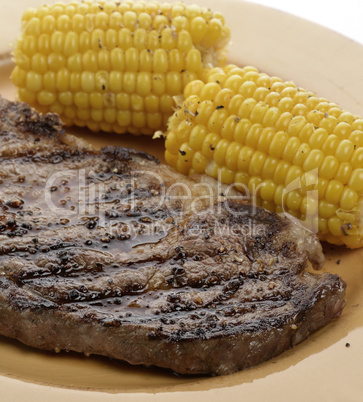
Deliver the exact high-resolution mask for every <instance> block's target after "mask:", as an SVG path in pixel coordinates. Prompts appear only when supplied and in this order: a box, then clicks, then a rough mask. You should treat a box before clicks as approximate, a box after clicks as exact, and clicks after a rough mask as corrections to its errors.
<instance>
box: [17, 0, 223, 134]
mask: <svg viewBox="0 0 363 402" xmlns="http://www.w3.org/2000/svg"><path fill="white" fill-rule="evenodd" d="M22 28H23V29H22V35H21V36H20V37H19V39H18V40H17V43H16V48H15V50H14V53H13V56H14V61H15V64H16V67H15V68H14V70H13V72H12V75H11V79H12V82H13V83H14V84H15V85H16V86H17V87H18V92H17V94H18V99H19V100H21V101H25V102H27V103H29V104H30V105H31V106H34V107H35V108H37V109H38V110H39V111H41V112H55V113H58V114H59V115H60V116H61V118H62V120H63V121H64V122H65V123H66V124H67V125H73V124H74V125H77V126H81V127H83V126H87V127H88V128H89V129H91V130H93V131H100V130H103V131H107V132H116V133H124V132H130V133H133V134H141V133H143V134H153V133H154V132H155V131H156V130H161V129H164V128H165V127H166V122H167V119H168V118H169V117H170V116H171V115H172V113H173V107H174V106H175V104H174V102H175V101H174V97H175V96H180V95H181V94H182V93H183V89H184V87H185V86H186V84H187V83H188V82H190V81H192V80H195V79H199V78H201V75H202V70H203V69H204V68H210V67H214V66H219V65H223V64H224V63H225V60H226V49H225V48H226V46H227V44H228V43H229V39H230V31H229V29H228V28H227V27H226V25H225V22H224V18H223V16H222V15H221V14H220V13H215V12H212V11H211V10H210V9H207V8H202V7H199V6H196V5H185V4H182V3H174V4H169V3H158V2H146V1H135V2H133V1H130V0H126V1H122V2H115V1H104V0H100V1H91V0H85V1H72V2H70V3H68V4H63V3H56V4H54V5H49V6H48V5H44V6H42V7H39V8H38V9H34V8H30V9H28V10H27V11H26V12H25V13H24V15H23V17H22Z"/></svg>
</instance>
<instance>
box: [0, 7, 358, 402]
mask: <svg viewBox="0 0 363 402" xmlns="http://www.w3.org/2000/svg"><path fill="white" fill-rule="evenodd" d="M43 3H44V1H43V0H32V2H30V1H28V0H17V1H16V2H15V1H13V2H12V3H11V2H6V5H5V9H3V10H2V14H1V17H0V18H1V24H0V53H1V54H3V55H5V54H6V53H7V52H8V51H9V42H11V41H12V40H13V38H14V37H15V35H16V34H17V32H18V30H19V20H20V15H21V13H22V11H23V10H24V8H25V7H28V6H29V5H34V6H36V5H39V4H43ZM198 3H199V4H201V5H206V6H208V7H210V8H212V9H214V10H219V11H221V12H223V13H224V15H225V16H226V19H227V22H228V24H229V26H230V27H231V29H232V38H233V44H232V46H231V49H230V60H231V61H233V62H235V63H239V64H253V65H256V66H257V67H259V68H260V69H261V70H264V71H266V72H268V73H270V74H274V75H278V76H281V77H282V78H284V79H292V80H294V81H295V82H296V83H297V84H298V85H300V86H303V87H306V88H308V89H310V90H313V91H315V92H317V93H318V94H319V95H321V96H325V97H326V98H328V99H330V100H332V101H335V102H337V103H339V104H340V105H342V106H343V107H344V108H347V109H349V110H351V111H353V112H355V113H360V114H363V113H362V110H363V107H362V102H363V95H362V94H363V68H362V66H363V48H362V47H361V46H360V45H358V44H357V43H354V42H352V41H350V40H348V39H347V38H344V37H342V36H339V35H338V34H336V33H334V32H332V31H329V30H326V29H324V28H322V27H319V26H317V25H314V24H312V23H309V22H307V21H304V20H300V19H298V18H295V17H292V16H289V15H286V14H283V13H281V12H277V11H273V10H270V9H267V8H264V7H260V6H256V5H253V4H249V3H245V2H240V1H233V0H223V2H221V1H217V0H199V1H198ZM11 68H12V66H11V63H10V61H9V60H8V61H6V58H5V59H4V58H3V60H2V62H1V65H0V92H1V94H2V95H3V96H6V97H8V98H13V97H14V88H13V87H12V85H11V83H10V80H9V75H10V72H11ZM74 132H76V133H77V134H79V135H82V136H84V137H87V138H88V139H89V140H90V141H92V142H93V143H94V144H95V145H96V146H102V145H106V144H115V145H124V146H133V147H136V148H139V149H144V150H148V151H149V152H151V153H154V154H157V155H159V156H162V153H163V144H162V142H155V141H152V140H151V139H150V138H143V137H138V138H135V137H131V136H116V135H102V137H100V136H99V135H98V136H95V135H93V134H90V133H88V132H86V131H84V130H83V131H82V130H74ZM325 250H326V256H327V263H326V267H325V269H326V270H328V271H330V272H336V273H338V274H340V275H341V276H342V277H343V278H344V279H345V280H346V281H347V283H348V290H347V297H348V304H347V306H346V308H345V310H344V313H343V315H342V316H341V317H340V318H339V319H338V320H336V321H334V322H332V323H331V324H329V325H328V326H327V327H326V328H324V329H323V330H321V331H319V332H318V333H316V334H314V335H313V336H311V337H310V338H309V339H308V340H307V341H305V342H303V343H302V344H300V345H299V346H297V347H296V348H294V349H292V350H289V351H287V352H285V353H284V354H282V355H281V356H279V357H277V358H275V359H273V360H270V361H268V362H266V363H264V364H261V365H259V366H257V367H254V368H252V369H249V370H245V371H243V372H239V373H236V374H234V375H231V376H226V377H217V378H180V377H176V376H174V375H172V374H170V373H167V372H164V371H162V370H157V369H142V368H135V367H130V366H127V365H123V364H120V363H114V362H112V361H110V360H108V359H106V358H101V357H99V358H97V357H91V358H85V357H83V356H79V355H76V354H72V353H70V354H66V353H61V354H58V355H57V354H53V353H46V352H40V351H37V350H34V349H31V348H28V347H25V346H23V345H21V344H20V343H18V342H16V341H12V340H8V339H5V338H2V337H0V389H1V400H2V401H6V402H8V401H24V400H26V401H39V400H47V401H61V400H65V399H66V400H67V402H71V401H80V400H84V399H85V398H87V400H88V401H116V400H121V399H122V400H124V399H125V398H126V400H128V401H146V400H147V401H170V400H173V401H184V400H190V399H192V400H198V401H201V402H202V401H209V402H210V401H220V400H233V401H237V400H238V401H242V400H247V401H251V400H253V401H254V402H260V401H267V400H268V401H271V402H272V401H281V400H282V401H285V400H293V401H296V402H298V401H304V402H305V401H306V399H307V398H308V399H309V400H310V401H322V400H325V401H361V400H363V382H362V380H361V373H362V369H363V363H362V358H363V266H362V265H363V264H362V262H363V249H362V250H355V251H349V250H346V249H344V248H341V249H340V248H331V247H330V246H326V247H325ZM338 260H340V264H337V261H338ZM347 343H349V344H350V347H347V346H346V344H347ZM125 393H127V395H125ZM120 394H121V395H120ZM122 394H124V395H122Z"/></svg>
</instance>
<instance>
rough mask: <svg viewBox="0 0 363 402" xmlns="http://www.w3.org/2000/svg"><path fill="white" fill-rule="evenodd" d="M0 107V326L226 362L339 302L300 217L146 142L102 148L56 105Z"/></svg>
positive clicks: (165, 361) (29, 338) (234, 363)
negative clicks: (51, 110) (261, 205)
mask: <svg viewBox="0 0 363 402" xmlns="http://www.w3.org/2000/svg"><path fill="white" fill-rule="evenodd" d="M0 113H1V119H0V126H1V127H0V183H1V184H0V206H1V210H2V212H1V215H0V333H1V334H3V335H5V336H8V337H12V338H16V339H18V340H20V341H21V342H24V343H25V344H27V345H31V346H34V347H37V348H41V349H46V350H56V351H58V350H63V349H66V350H75V351H78V352H83V353H87V354H100V355H105V356H110V357H112V358H116V359H121V360H125V361H128V362H129V363H131V364H144V365H156V366H160V367H167V368H170V369H172V370H174V371H176V372H179V373H191V374H198V373H210V374H217V375H218V374H219V375H220V374H229V373H232V372H234V371H236V370H240V369H243V368H246V367H249V366H251V365H255V364H257V363H260V362H262V361H265V360H267V359H270V358H271V357H273V356H276V355H278V354H279V353H281V352H282V351H284V350H286V349H288V348H290V347H292V346H294V345H296V344H297V343H299V342H301V341H302V340H303V339H305V338H306V337H307V336H308V335H309V334H310V333H311V332H313V331H315V330H317V329H318V328H320V327H322V326H324V325H325V324H327V323H328V322H329V321H330V320H331V319H333V318H336V317H338V316H339V315H340V313H341V311H342V309H343V307H344V304H345V300H344V294H345V284H344V282H343V281H342V280H341V279H340V278H339V277H338V276H336V275H331V274H329V273H324V274H321V275H312V274H309V273H307V272H305V270H304V268H305V267H306V265H307V261H308V259H310V260H311V262H312V263H313V264H314V265H315V267H317V268H319V267H321V266H322V264H323V262H324V258H323V254H322V251H321V246H320V244H319V242H318V241H317V239H316V237H315V236H314V235H312V234H310V233H308V232H307V231H305V230H304V229H302V228H300V227H298V226H295V225H294V224H292V223H291V222H290V221H289V220H287V219H284V218H281V217H279V216H277V215H275V214H271V213H268V212H266V211H264V210H261V209H258V208H253V207H251V206H250V205H249V204H247V203H245V202H243V201H238V200H225V199H224V198H221V196H220V191H221V190H220V189H218V186H217V184H216V183H215V182H210V181H209V182H207V183H204V182H203V180H205V179H204V178H203V177H201V178H199V179H198V180H197V179H196V181H193V180H191V179H189V178H186V177H184V176H180V175H179V174H177V173H175V172H174V171H172V170H171V169H169V168H168V167H167V166H164V165H161V164H159V163H158V161H157V160H155V159H154V158H153V157H152V156H150V155H148V154H144V153H140V152H137V151H134V150H129V149H124V148H115V147H107V148H105V149H103V150H102V151H94V150H92V149H91V148H89V147H87V145H84V144H83V143H81V142H80V141H77V140H76V139H75V138H74V137H71V136H69V135H67V134H64V133H63V132H62V126H61V123H60V121H59V119H58V117H57V116H55V115H47V116H45V117H40V116H39V115H38V114H37V113H36V112H34V111H32V110H30V109H29V108H28V107H27V106H26V105H24V104H19V103H9V102H7V101H6V100H3V99H2V100H0ZM210 189H212V191H211V190H210ZM188 194H189V195H188ZM208 194H209V197H207V195H208Z"/></svg>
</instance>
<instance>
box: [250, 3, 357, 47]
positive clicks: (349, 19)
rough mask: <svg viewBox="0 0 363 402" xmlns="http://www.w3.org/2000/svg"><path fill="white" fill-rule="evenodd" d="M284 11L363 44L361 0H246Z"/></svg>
mask: <svg viewBox="0 0 363 402" xmlns="http://www.w3.org/2000/svg"><path fill="white" fill-rule="evenodd" d="M248 1H249V2H250V3H256V4H261V5H264V6H267V7H271V8H275V9H278V10H282V11H286V12H288V13H290V14H293V15H297V16H299V17H302V18H305V19H307V20H310V21H313V22H316V23H318V24H320V25H323V26H325V27H327V28H330V29H333V30H334V31H337V32H339V33H341V34H343V35H345V36H348V37H349V38H351V39H354V40H355V41H357V42H359V43H362V44H363V0H330V1H329V0H248Z"/></svg>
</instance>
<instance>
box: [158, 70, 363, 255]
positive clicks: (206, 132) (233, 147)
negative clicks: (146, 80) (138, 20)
mask: <svg viewBox="0 0 363 402" xmlns="http://www.w3.org/2000/svg"><path fill="white" fill-rule="evenodd" d="M205 74H206V75H205V77H204V79H203V81H199V80H196V81H194V82H190V83H189V84H188V85H187V86H186V88H185V90H184V101H183V103H182V104H181V105H180V107H179V108H178V109H177V110H176V111H175V113H174V115H173V116H172V117H171V119H170V121H169V128H168V132H167V139H166V151H165V159H166V161H167V162H168V163H169V164H170V165H171V166H173V167H174V168H175V169H177V170H178V171H179V172H182V173H184V174H194V173H207V174H208V175H210V176H213V177H215V178H217V179H219V180H220V181H222V182H224V183H227V184H233V185H234V186H235V187H237V188H238V189H240V190H241V191H243V192H245V193H248V194H249V195H252V196H254V197H255V200H256V202H257V203H258V204H259V205H261V206H263V207H265V208H266V209H268V210H272V211H275V212H282V211H284V212H288V213H289V214H290V215H291V216H293V217H296V218H298V219H299V220H300V222H303V224H305V225H306V226H307V227H309V228H310V229H311V230H314V231H315V232H317V233H318V235H319V237H320V239H321V240H325V241H328V242H330V243H333V244H345V245H346V246H348V247H349V248H356V247H360V246H362V245H363V229H362V222H361V211H362V206H363V119H362V118H361V117H359V116H355V115H352V114H351V113H349V112H347V111H344V110H342V109H341V108H340V107H339V106H337V105H336V104H334V103H330V102H328V101H327V100H326V99H324V98H320V97H317V96H316V95H315V94H313V93H311V92H309V91H306V90H304V89H301V88H298V87H297V86H296V85H295V84H294V83H292V82H283V81H282V80H281V79H279V78H277V77H270V76H268V75H267V74H264V73H259V72H258V70H257V69H255V68H253V67H244V68H238V67H236V66H234V65H228V66H226V67H225V68H224V69H222V68H215V69H211V70H209V71H206V72H205Z"/></svg>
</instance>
